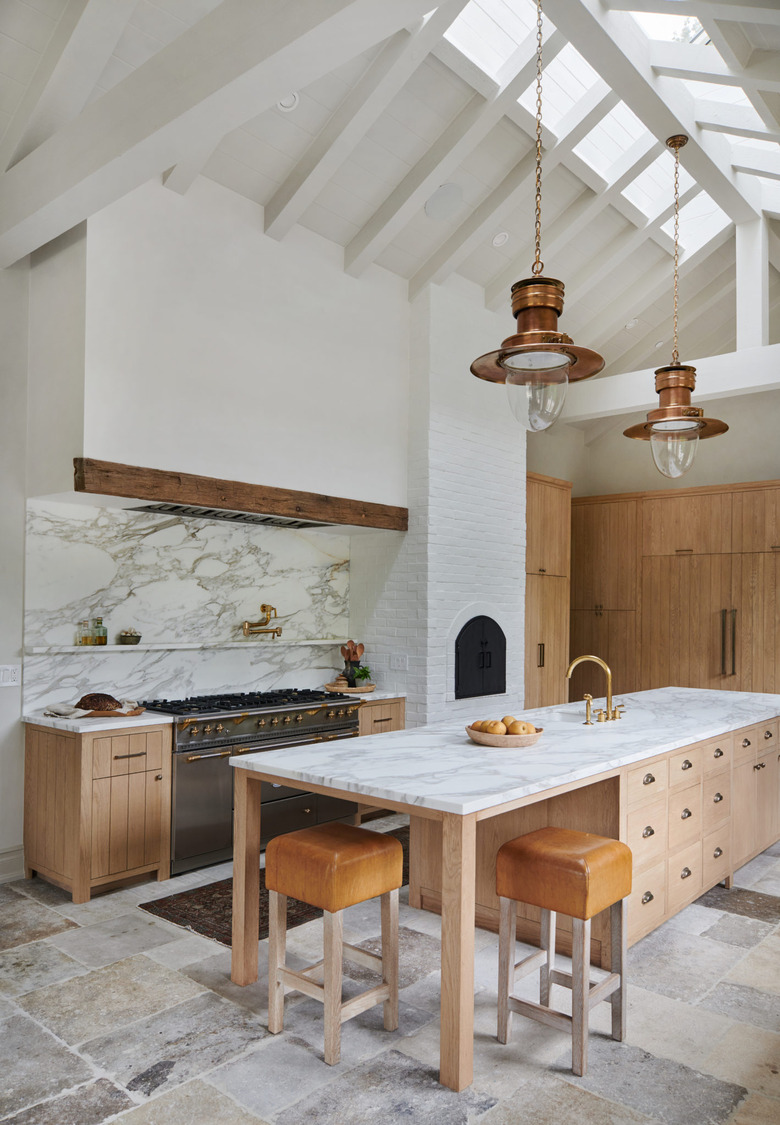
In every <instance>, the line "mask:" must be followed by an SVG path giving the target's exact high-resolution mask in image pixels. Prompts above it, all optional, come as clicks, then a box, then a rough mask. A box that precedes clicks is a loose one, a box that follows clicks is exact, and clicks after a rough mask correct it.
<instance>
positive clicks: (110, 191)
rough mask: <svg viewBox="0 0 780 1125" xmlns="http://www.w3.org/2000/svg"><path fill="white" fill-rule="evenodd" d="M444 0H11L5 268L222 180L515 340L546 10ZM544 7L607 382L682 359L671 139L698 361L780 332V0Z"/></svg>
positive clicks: (687, 322) (551, 156) (684, 303)
mask: <svg viewBox="0 0 780 1125" xmlns="http://www.w3.org/2000/svg"><path fill="white" fill-rule="evenodd" d="M431 2H432V0H393V2H392V3H387V0H222V2H221V3H220V2H218V0H2V3H0V169H1V170H2V172H1V173H0V265H2V266H7V265H9V264H11V263H12V262H14V261H16V260H18V259H19V258H20V257H22V256H24V255H25V254H27V253H29V252H30V251H31V250H33V249H35V248H37V247H38V246H40V245H42V244H44V243H45V242H47V241H49V240H50V239H51V238H53V237H55V236H56V235H58V234H60V233H62V232H63V231H65V230H67V229H69V228H70V227H72V226H73V225H75V224H76V223H78V222H80V221H82V220H83V219H84V218H87V217H88V216H89V215H90V214H93V213H94V212H95V211H96V210H98V209H100V208H102V207H104V206H106V205H107V204H109V203H110V202H112V201H113V200H115V199H117V198H119V197H120V196H122V195H124V194H125V193H127V192H128V191H130V190H132V189H133V188H134V187H137V186H138V185H139V184H141V183H143V182H145V181H147V180H149V179H150V178H153V177H158V178H161V179H162V180H163V181H164V183H165V184H166V186H167V187H168V188H169V189H170V190H172V191H177V192H181V193H183V192H186V191H187V190H188V188H189V186H190V185H191V184H192V182H193V180H194V179H195V177H196V176H198V175H202V176H206V177H208V178H210V179H212V180H215V181H217V182H218V183H220V184H223V185H225V186H226V187H228V188H230V189H232V190H233V191H236V192H239V193H240V194H242V195H244V196H246V197H247V198H249V199H252V200H254V201H255V202H256V203H258V204H260V205H261V206H262V207H263V208H264V222H265V229H266V232H267V234H268V235H269V236H271V237H273V238H276V239H280V240H283V239H284V238H285V236H286V235H287V234H288V232H289V231H290V230H291V228H292V227H293V226H294V225H295V224H301V225H302V226H304V227H307V228H309V229H310V230H313V231H315V232H317V233H318V234H319V235H321V236H323V237H325V238H326V239H329V240H331V241H332V242H335V243H337V244H339V245H340V246H342V247H343V248H344V269H345V270H346V271H348V272H349V273H350V274H353V275H355V276H359V275H360V274H361V273H362V272H363V271H364V270H366V269H367V268H368V267H369V266H371V265H372V264H376V265H378V266H381V267H384V268H385V269H388V270H391V271H392V272H394V273H396V274H398V275H399V276H401V277H403V278H405V279H407V280H408V284H409V293H410V296H414V295H415V294H416V293H417V292H418V291H419V290H420V289H421V288H422V287H423V286H424V285H426V284H427V283H429V282H431V281H434V282H443V281H444V280H446V279H447V278H448V277H449V276H450V275H451V274H453V273H457V274H460V275H462V276H463V277H465V278H467V279H469V280H470V281H472V282H474V283H476V284H477V285H478V286H481V287H482V288H483V289H484V293H485V301H486V303H487V304H488V305H489V306H490V307H493V308H496V309H502V308H506V313H507V333H506V334H507V335H509V333H510V332H511V330H512V326H513V321H512V319H511V314H510V312H509V287H510V285H511V284H512V282H513V281H515V280H517V279H519V278H521V277H526V276H528V274H529V270H530V265H531V262H532V258H533V233H534V224H533V219H534V214H533V208H534V141H533V135H534V127H535V121H534V109H535V96H534V89H533V83H534V77H535V57H534V52H535V21H536V14H535V3H533V2H532V0H443V2H442V3H440V4H439V6H438V7H437V8H435V9H433V10H431ZM544 11H545V20H544V37H545V47H544V62H545V78H544V144H545V151H544V157H543V176H544V179H543V230H542V256H543V258H544V262H545V273H546V274H547V275H548V276H553V277H558V278H561V279H562V280H564V282H565V284H566V308H565V310H564V314H563V317H562V320H561V328H562V329H563V330H565V331H567V332H569V333H570V334H571V335H572V336H573V337H574V338H575V340H577V341H578V342H580V343H583V344H586V345H587V346H588V347H591V348H594V349H596V350H598V351H600V352H601V353H602V354H603V355H604V356H605V357H606V358H607V367H606V369H605V374H612V373H617V372H621V371H632V370H638V369H640V368H645V367H655V366H659V365H660V364H662V363H666V362H668V360H669V353H670V351H671V340H670V335H671V319H672V317H671V313H672V310H671V279H672V250H673V238H672V225H671V215H672V204H673V194H672V192H673V181H672V169H673V158H672V156H671V154H670V153H669V152H668V150H667V149H666V148H665V146H664V140H665V138H666V137H668V136H670V135H671V134H673V133H679V132H684V133H686V134H688V136H689V138H690V140H689V143H688V145H687V146H686V147H685V148H684V149H683V151H682V155H681V163H682V169H683V171H682V176H681V204H682V210H681V218H680V238H681V245H682V253H681V266H680V276H681V282H680V292H681V316H680V342H681V355H682V356H683V357H685V356H688V357H691V358H693V357H694V356H695V357H701V356H707V355H716V354H719V353H723V352H728V351H731V350H733V349H734V348H736V347H737V346H740V347H742V346H748V347H750V346H755V345H758V344H761V343H767V342H776V341H778V340H780V327H778V321H780V314H778V305H780V274H778V272H777V271H778V270H780V0H606V2H604V0H544ZM696 21H698V23H697V22H696ZM675 36H676V38H675ZM738 310H739V314H738ZM756 310H758V311H756ZM762 310H763V316H764V321H763V322H762V320H761V311H762ZM767 319H768V321H769V329H768V330H767V329H766V320H767ZM738 321H739V327H738ZM762 323H763V325H764V327H763V328H762ZM762 333H763V337H764V338H763V339H761V338H760V337H761V335H762Z"/></svg>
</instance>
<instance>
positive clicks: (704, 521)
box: [642, 492, 731, 555]
mask: <svg viewBox="0 0 780 1125" xmlns="http://www.w3.org/2000/svg"><path fill="white" fill-rule="evenodd" d="M730 551H731V493H730V492H714V493H705V494H703V495H701V494H700V495H694V496H690V495H689V496H671V495H666V496H662V497H653V498H652V499H648V500H643V501H642V554H643V555H674V554H688V555H700V554H705V555H712V554H720V553H723V552H730Z"/></svg>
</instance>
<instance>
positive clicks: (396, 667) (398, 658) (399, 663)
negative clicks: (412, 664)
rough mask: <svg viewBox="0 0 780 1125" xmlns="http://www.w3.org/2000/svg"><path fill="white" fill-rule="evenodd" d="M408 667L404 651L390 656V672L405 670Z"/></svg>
mask: <svg viewBox="0 0 780 1125" xmlns="http://www.w3.org/2000/svg"><path fill="white" fill-rule="evenodd" d="M408 667H409V664H408V661H407V658H406V654H405V653H403V654H398V655H395V656H391V657H390V671H391V672H406V671H407V669H408Z"/></svg>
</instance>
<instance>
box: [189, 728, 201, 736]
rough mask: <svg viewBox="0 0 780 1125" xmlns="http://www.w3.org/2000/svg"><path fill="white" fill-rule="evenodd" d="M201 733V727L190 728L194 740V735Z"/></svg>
mask: <svg viewBox="0 0 780 1125" xmlns="http://www.w3.org/2000/svg"><path fill="white" fill-rule="evenodd" d="M199 731H200V727H190V738H192V736H193V734H198V733H199Z"/></svg>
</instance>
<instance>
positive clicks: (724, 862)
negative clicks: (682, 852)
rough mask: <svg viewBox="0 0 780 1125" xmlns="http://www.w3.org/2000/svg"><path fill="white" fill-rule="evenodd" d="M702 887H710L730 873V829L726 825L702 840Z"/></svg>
mask: <svg viewBox="0 0 780 1125" xmlns="http://www.w3.org/2000/svg"><path fill="white" fill-rule="evenodd" d="M701 850H702V880H703V882H702V886H704V887H712V886H713V885H714V884H715V883H719V882H720V881H721V879H725V878H726V876H727V875H729V874H730V872H731V829H730V825H729V824H728V823H726V824H723V825H721V827H720V828H716V829H715V831H714V832H709V833H708V834H707V835H706V836H705V837H704V839H703V840H702V848H701Z"/></svg>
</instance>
